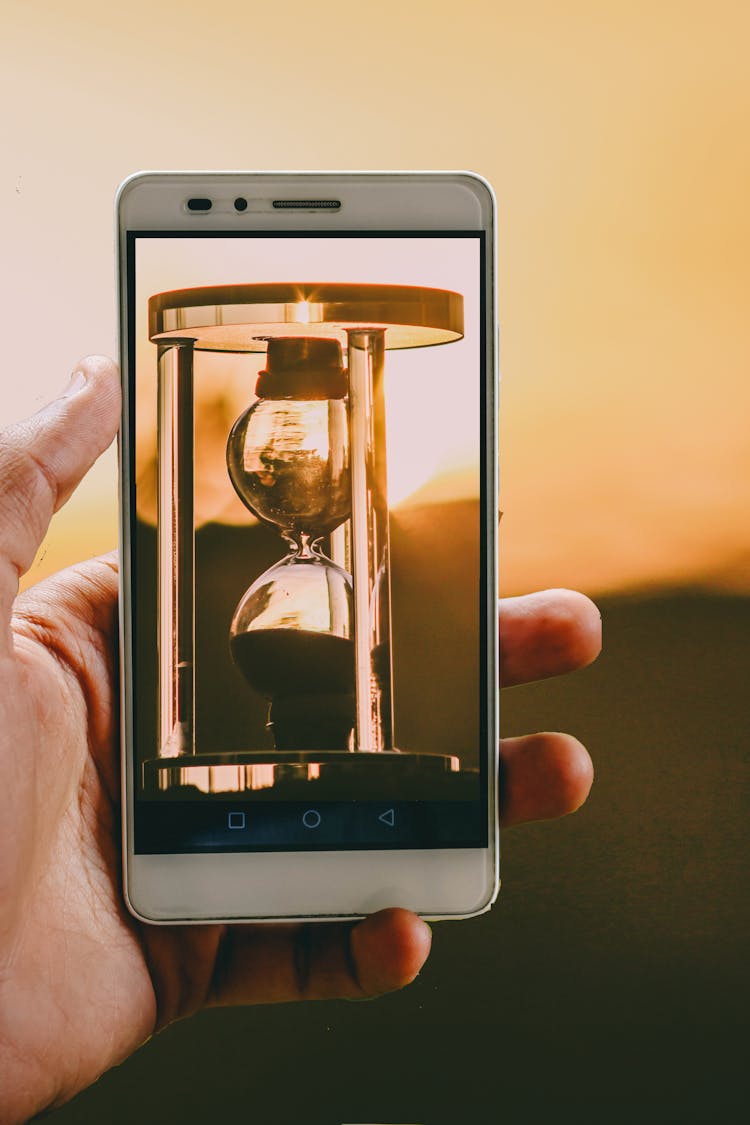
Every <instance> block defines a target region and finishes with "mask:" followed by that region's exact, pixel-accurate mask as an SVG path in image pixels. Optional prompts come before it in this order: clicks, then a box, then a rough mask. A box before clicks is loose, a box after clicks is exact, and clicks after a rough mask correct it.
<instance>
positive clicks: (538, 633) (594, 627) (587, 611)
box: [500, 590, 602, 687]
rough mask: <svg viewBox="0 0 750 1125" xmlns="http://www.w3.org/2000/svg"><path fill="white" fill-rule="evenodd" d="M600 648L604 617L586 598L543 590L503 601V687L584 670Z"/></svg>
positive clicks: (501, 637)
mask: <svg viewBox="0 0 750 1125" xmlns="http://www.w3.org/2000/svg"><path fill="white" fill-rule="evenodd" d="M601 647H602V619H601V614H600V613H599V610H598V609H597V608H596V606H595V605H594V603H593V602H592V601H591V600H590V598H587V597H586V596H585V594H579V593H578V592H577V591H575V590H541V591H539V592H538V593H535V594H524V595H523V596H522V597H516V598H501V599H500V686H501V687H512V686H513V685H514V684H525V683H529V682H530V681H531V680H542V679H545V678H546V677H548V676H561V675H562V674H563V673H564V672H572V671H574V670H575V669H576V668H584V667H585V666H586V665H587V664H591V662H592V661H594V660H596V658H597V656H598V655H599V653H600V651H601Z"/></svg>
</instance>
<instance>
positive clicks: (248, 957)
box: [0, 357, 601, 1123]
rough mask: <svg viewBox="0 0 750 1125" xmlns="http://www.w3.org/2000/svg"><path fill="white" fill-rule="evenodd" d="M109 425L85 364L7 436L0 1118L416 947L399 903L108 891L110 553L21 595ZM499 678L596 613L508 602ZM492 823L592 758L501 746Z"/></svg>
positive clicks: (560, 600)
mask: <svg viewBox="0 0 750 1125" xmlns="http://www.w3.org/2000/svg"><path fill="white" fill-rule="evenodd" d="M118 424H119V380H118V376H117V369H116V367H115V365H114V364H113V363H112V362H111V361H110V360H107V359H105V358H103V357H91V358H89V359H87V360H84V361H82V363H81V364H80V365H79V368H78V370H77V373H76V375H75V376H74V378H73V380H72V381H71V384H70V386H69V387H68V388H67V390H66V391H65V392H64V393H63V395H62V396H61V397H60V398H58V399H56V400H55V401H54V402H53V403H51V404H50V405H49V406H47V407H45V408H44V409H43V410H41V411H39V412H38V413H37V414H35V415H34V416H33V417H32V418H30V419H27V420H26V421H23V422H20V423H18V424H17V425H15V426H12V427H9V428H8V429H6V430H5V431H3V432H2V433H0V775H1V776H2V778H3V785H2V787H0V1091H2V1092H1V1093H0V1122H2V1123H9V1122H16V1121H24V1120H26V1119H27V1118H28V1117H29V1116H31V1115H33V1114H34V1113H38V1112H39V1111H41V1110H42V1109H44V1108H47V1107H51V1106H56V1105H60V1104H62V1103H63V1102H65V1101H66V1100H67V1099H68V1098H70V1097H72V1096H73V1095H74V1094H75V1093H76V1092H78V1091H79V1090H81V1089H83V1088H84V1087H85V1086H87V1085H89V1084H90V1083H92V1082H93V1081H95V1079H96V1078H97V1077H98V1076H99V1075H100V1074H101V1073H102V1072H103V1071H104V1070H106V1069H107V1068H109V1067H110V1066H113V1065H114V1064H116V1063H118V1062H120V1061H122V1060H123V1059H124V1058H126V1057H127V1056H128V1055H129V1054H130V1053H131V1052H132V1051H134V1050H135V1049H136V1048H137V1047H138V1046H139V1045H140V1044H142V1043H143V1042H144V1041H145V1040H146V1039H147V1038H148V1037H149V1036H150V1035H152V1034H153V1033H154V1032H155V1031H157V1030H159V1029H160V1028H162V1027H164V1026H165V1025H166V1024H168V1023H170V1022H171V1021H172V1020H175V1019H179V1018H182V1017H185V1016H188V1015H190V1014H191V1013H192V1012H195V1011H197V1010H198V1009H199V1008H201V1007H203V1006H205V1005H211V1004H255V1003H274V1002H281V1001H289V1000H313V999H324V998H334V997H338V998H341V997H346V998H351V999H359V998H364V997H370V996H376V995H378V994H380V993H384V992H388V991H390V990H393V989H397V988H401V987H402V986H404V985H406V984H408V983H409V982H410V981H411V980H413V978H414V977H415V976H416V975H417V973H418V972H419V970H420V969H421V967H422V965H423V964H424V961H425V959H426V958H427V955H428V953H429V949H430V940H431V934H430V930H429V927H428V926H427V925H426V924H425V923H424V922H422V921H421V920H420V919H419V918H417V917H416V916H415V915H413V914H411V913H409V912H408V911H406V910H400V909H394V910H384V911H381V912H379V913H378V914H376V915H373V916H372V917H370V918H368V919H365V920H364V921H362V922H358V923H343V924H317V925H254V926H249V925H248V926H243V925H237V926H217V925H205V926H189V927H185V926H176V927H152V926H148V925H144V924H142V923H139V922H137V921H135V920H134V919H133V918H132V917H131V916H130V915H129V914H128V912H127V911H126V909H125V907H124V905H123V902H122V896H121V876H120V864H121V858H120V848H119V836H120V811H119V767H118V747H117V726H118V708H119V689H118V683H117V670H116V668H117V662H116V653H117V567H118V561H117V554H116V552H113V553H111V554H109V555H105V556H102V557H101V558H97V559H91V560H89V561H87V562H83V563H80V564H78V565H76V566H73V567H70V568H69V569H67V570H65V571H62V572H61V573H59V574H57V575H55V576H54V577H53V578H50V579H47V580H46V581H44V582H41V583H39V584H38V585H36V586H33V587H31V588H30V589H28V590H27V591H25V592H24V593H23V594H21V595H18V580H19V576H20V575H22V574H23V573H25V572H26V571H27V570H28V568H29V567H30V566H31V564H32V562H33V559H34V557H35V554H36V552H37V550H38V548H39V545H40V544H41V542H42V539H43V537H44V535H45V533H46V530H47V527H48V525H49V521H50V519H51V517H52V515H53V513H54V512H55V511H57V510H58V509H59V508H60V507H61V505H62V504H64V503H65V501H66V499H67V498H68V497H69V496H70V494H71V493H72V491H73V490H74V489H75V487H76V485H77V484H78V482H79V481H80V480H81V478H82V477H83V476H84V475H85V473H86V472H87V470H88V469H89V467H90V466H91V464H92V463H93V462H94V461H95V460H96V458H97V457H98V456H99V454H100V453H101V452H102V451H103V450H104V449H105V448H106V447H107V446H108V445H109V444H110V442H111V441H112V439H113V437H114V434H115V432H116V429H117V426H118ZM501 641H502V643H501V656H502V661H501V662H502V683H503V685H505V686H509V685H512V684H520V683H524V682H527V681H529V680H533V679H539V678H540V677H543V676H552V675H559V674H561V673H563V672H568V671H571V670H573V669H575V668H579V667H582V666H584V665H585V664H588V663H590V662H591V661H592V660H594V659H595V658H596V656H597V654H598V652H599V648H600V644H601V623H600V618H599V614H598V611H597V610H596V607H595V606H594V605H593V604H592V603H591V602H590V601H589V600H588V599H587V598H585V597H584V596H583V595H581V594H577V593H574V592H573V591H569V590H549V591H545V592H543V593H539V594H532V595H529V596H527V597H521V598H507V599H504V600H503V601H502V602H501ZM501 759H502V766H501V770H502V778H501V780H502V794H503V797H502V801H503V805H502V820H503V822H504V823H505V824H507V825H510V824H517V823H520V822H522V821H527V820H533V819H536V818H540V817H554V816H561V815H564V814H565V813H568V812H571V811H573V810H574V809H576V808H578V806H579V805H581V804H582V802H583V801H584V800H585V799H586V796H587V795H588V792H589V788H590V786H591V781H592V777H593V771H592V766H591V761H590V759H589V756H588V754H587V752H586V750H585V749H584V747H583V746H582V745H581V744H580V743H579V742H578V741H577V740H576V739H574V738H572V737H571V736H570V735H565V734H556V733H544V734H535V735H531V736H528V737H524V738H513V739H506V740H505V741H504V742H503V743H502V745H501Z"/></svg>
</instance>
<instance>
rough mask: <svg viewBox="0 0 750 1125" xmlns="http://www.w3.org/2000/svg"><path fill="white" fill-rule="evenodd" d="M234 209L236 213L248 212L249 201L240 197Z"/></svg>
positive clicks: (235, 202) (236, 200)
mask: <svg viewBox="0 0 750 1125" xmlns="http://www.w3.org/2000/svg"><path fill="white" fill-rule="evenodd" d="M234 209H235V211H247V200H246V199H243V198H242V196H241V195H240V196H238V197H237V199H235V201H234Z"/></svg>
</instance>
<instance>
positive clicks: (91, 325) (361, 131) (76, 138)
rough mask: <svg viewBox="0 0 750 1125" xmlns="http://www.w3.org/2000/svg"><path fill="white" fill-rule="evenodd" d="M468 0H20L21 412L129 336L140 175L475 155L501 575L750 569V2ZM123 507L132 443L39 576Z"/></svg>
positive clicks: (534, 578)
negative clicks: (120, 258) (493, 265)
mask: <svg viewBox="0 0 750 1125" xmlns="http://www.w3.org/2000/svg"><path fill="white" fill-rule="evenodd" d="M461 13H462V18H461V19H460V20H457V19H456V18H455V7H454V5H453V4H447V3H442V2H440V0H436V2H432V3H429V4H427V3H426V2H422V0H418V2H415V3H412V4H409V5H403V4H397V3H395V0H383V2H382V3H381V4H379V5H378V6H377V11H373V10H371V9H369V8H367V7H362V6H353V5H351V4H349V3H343V2H342V0H333V2H331V3H328V4H326V5H324V6H322V7H321V8H318V9H311V8H310V7H309V5H302V4H301V3H299V0H291V2H290V3H289V4H287V5H286V7H285V14H284V18H283V19H279V17H278V14H277V13H275V12H274V10H273V9H272V7H271V6H267V7H262V6H255V5H247V4H239V3H237V4H233V3H230V4H229V5H225V6H224V7H223V8H222V9H221V14H220V16H219V15H216V16H215V17H213V16H212V13H211V12H210V11H209V10H207V9H206V7H205V5H203V4H200V5H199V4H198V3H197V2H196V0H185V2H183V3H181V4H179V5H178V4H176V3H164V4H161V5H158V6H156V7H154V6H153V5H151V4H150V3H147V2H146V0H133V3H131V4H129V5H128V6H127V7H125V8H119V9H115V8H111V7H106V6H102V5H100V4H95V3H93V2H91V0H71V2H70V3H67V4H65V5H59V4H56V3H53V2H52V0H37V2H36V3H34V4H33V5H23V4H20V3H14V4H12V5H8V6H7V7H6V10H5V11H4V31H3V44H2V48H0V49H2V51H3V56H4V57H3V67H2V72H3V78H4V81H5V84H6V91H7V92H6V104H8V105H10V104H11V103H12V105H13V106H14V107H15V108H14V110H13V113H12V114H8V115H7V120H6V123H5V124H6V128H5V139H4V144H3V159H2V171H3V175H2V181H1V183H2V188H1V190H2V204H3V208H4V216H5V234H4V243H3V270H2V274H3V277H2V286H3V290H2V306H1V307H2V311H3V323H4V329H5V330H4V334H3V346H4V356H3V365H4V371H5V374H4V378H3V381H2V386H1V387H0V423H3V424H4V423H5V422H9V421H11V420H13V419H16V418H20V417H22V416H24V415H25V414H27V413H30V412H31V411H33V410H35V409H37V408H38V407H39V406H40V405H42V403H43V402H45V401H46V400H47V399H48V398H50V397H51V396H52V395H54V394H55V393H57V391H58V390H59V389H60V388H61V387H62V386H63V385H64V383H65V382H66V379H67V375H68V372H69V371H70V370H71V369H72V367H73V365H74V364H75V362H76V359H77V358H78V357H79V356H80V355H82V354H85V353H87V352H92V351H102V352H106V353H110V354H116V324H115V297H114V240H113V218H112V210H113V200H114V194H115V191H116V188H117V185H118V183H119V182H120V181H121V180H122V179H123V178H124V177H125V176H126V175H128V174H130V173H132V172H134V171H137V170H139V169H143V168H170V167H171V168H183V169H184V168H195V167H204V168H210V167H215V168H233V169H238V168H243V167H244V168H256V169H273V168H277V169H289V168H310V169H322V168H353V169H356V168H379V169H388V168H393V169H397V168H404V169H408V168H470V169H474V170H476V171H478V172H480V173H482V174H483V175H485V176H486V177H487V178H488V179H489V180H490V181H491V182H492V183H493V185H494V187H495V190H496V193H497V197H498V201H499V211H500V214H499V278H500V296H499V311H500V320H501V326H502V350H501V366H502V371H503V388H502V396H501V423H500V434H501V474H502V490H501V491H502V497H501V506H502V509H503V512H504V516H503V522H502V536H501V551H502V562H501V585H502V589H503V590H504V591H505V592H507V593H516V592H521V591H523V590H527V589H531V588H535V587H539V586H545V585H569V586H574V587H578V588H581V589H583V590H585V591H586V592H587V593H597V592H600V591H605V590H624V589H632V588H639V587H654V586H665V585H666V586H673V585H680V584H685V583H702V584H707V585H713V586H719V587H728V588H733V589H744V590H747V589H748V588H749V587H750V565H748V564H749V562H750V520H749V519H748V515H750V426H748V418H750V379H749V378H748V361H749V359H750V327H749V323H750V318H748V315H747V308H748V293H750V214H749V212H748V207H747V185H748V182H749V181H750V136H749V134H748V129H747V122H748V120H749V119H750V76H749V72H748V67H747V57H746V54H747V44H748V42H749V41H750V7H748V5H747V4H746V3H742V2H734V3H728V2H726V0H717V2H715V3H712V4H708V3H688V4H686V3H682V2H680V3H678V2H676V0H667V2H665V3H661V4H658V5H654V4H653V3H651V2H647V0H629V2H625V0H613V2H611V3H606V4H601V3H599V2H597V0H573V2H571V3H566V4H559V3H557V2H555V0H536V2H533V3H530V4H524V5H521V4H514V5H508V4H503V3H499V4H489V3H476V2H474V3H472V0H469V3H468V4H466V5H463V6H462V9H461ZM445 351H446V352H449V351H450V349H445ZM116 512H117V501H116V468H115V457H114V451H113V450H111V451H110V452H109V453H108V454H107V455H106V456H105V457H104V458H103V459H102V461H101V462H100V464H99V465H98V466H97V467H96V469H95V470H94V471H93V472H92V473H91V475H90V477H89V478H88V479H87V480H86V481H85V482H84V484H83V485H82V487H81V489H80V491H79V493H78V494H77V495H76V496H75V497H74V499H73V500H72V501H71V502H70V504H69V505H68V507H67V508H66V510H65V511H64V512H62V513H60V514H59V515H58V516H57V517H56V518H55V521H54V523H53V526H52V528H51V530H50V533H49V535H48V537H47V540H46V541H45V544H44V545H43V548H42V551H41V552H40V556H39V558H38V559H37V560H36V562H35V564H34V566H33V567H32V570H31V572H30V574H29V575H28V576H27V578H26V579H25V581H26V582H29V581H36V580H37V579H39V578H41V577H43V575H44V574H45V573H48V572H49V571H50V570H54V569H56V568H57V567H59V566H61V565H64V564H66V563H68V562H71V561H73V560H75V559H77V558H80V557H83V556H85V555H88V554H91V553H94V552H98V551H101V550H105V549H107V548H109V547H110V546H112V545H114V543H115V542H116V537H117V530H116V527H117V515H116Z"/></svg>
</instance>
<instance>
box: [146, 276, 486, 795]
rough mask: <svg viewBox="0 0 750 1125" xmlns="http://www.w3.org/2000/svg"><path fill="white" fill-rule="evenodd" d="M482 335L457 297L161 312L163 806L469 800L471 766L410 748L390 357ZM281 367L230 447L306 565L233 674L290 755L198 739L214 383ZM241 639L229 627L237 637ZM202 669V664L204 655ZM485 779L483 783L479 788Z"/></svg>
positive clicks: (284, 292)
mask: <svg viewBox="0 0 750 1125" xmlns="http://www.w3.org/2000/svg"><path fill="white" fill-rule="evenodd" d="M462 335H463V298H462V297H461V295H460V294H458V293H454V292H450V291H447V290H438V289H428V288H422V287H414V286H393V285H356V284H319V285H318V284H310V283H305V284H269V285H227V286H212V287H206V288H200V289H188V290H178V291H173V292H167V293H159V294H156V295H155V296H153V297H152V298H151V299H150V301H149V337H150V339H151V340H152V341H153V342H154V343H155V344H156V345H157V348H158V386H159V391H158V396H159V406H158V415H159V416H158V432H159V456H158V475H159V508H158V528H157V537H158V554H159V562H158V571H159V573H158V589H159V619H158V648H159V662H160V670H159V721H158V747H157V754H156V757H152V758H150V759H149V760H147V761H145V763H144V766H143V782H144V787H145V790H146V792H149V793H151V794H152V795H159V796H179V795H190V796H196V797H198V796H201V795H209V794H210V795H217V796H220V795H224V796H227V797H230V796H232V795H233V794H237V793H242V792H249V791H258V790H266V791H267V792H268V791H270V792H273V793H274V794H278V795H279V796H288V797H290V798H291V797H295V796H299V795H301V793H302V791H303V790H304V791H305V792H306V794H307V793H309V792H310V791H311V788H310V787H311V786H314V792H315V794H316V796H323V797H341V798H345V797H348V798H355V797H367V796H369V797H372V798H375V797H376V796H382V795H384V796H393V795H394V792H395V793H398V794H400V795H402V796H404V797H406V796H407V795H411V796H412V797H415V798H420V797H425V798H427V797H428V796H430V795H431V796H439V795H440V794H442V793H444V792H447V791H448V790H450V792H451V793H452V794H453V795H454V796H456V795H459V793H460V782H461V780H462V778H464V771H462V770H461V769H460V768H459V761H458V759H457V758H456V757H455V756H453V755H446V754H432V753H425V752H420V753H413V752H410V751H409V749H408V747H406V748H405V747H398V746H397V745H396V744H395V740H394V724H393V682H394V676H393V660H392V645H391V610H390V549H389V512H388V496H387V466H386V439H385V417H386V411H385V392H384V360H385V351H386V350H387V349H391V348H414V347H424V346H428V345H433V344H443V343H450V342H451V341H455V340H458V339H460V338H461V337H462ZM201 352H227V353H235V354H240V355H241V354H243V353H251V352H265V353H266V354H265V362H264V365H263V368H262V370H261V372H260V374H259V375H258V378H257V383H256V385H255V388H254V389H255V395H254V396H253V395H251V394H249V395H248V402H247V406H246V407H245V409H244V410H243V411H242V413H241V414H240V415H239V417H237V418H236V420H235V421H234V424H233V425H232V427H231V430H230V432H229V434H228V436H227V443H226V451H225V456H226V467H225V470H224V471H226V472H228V474H229V478H230V479H231V482H232V484H233V486H234V489H235V491H236V492H237V494H238V496H239V498H240V500H241V501H242V503H243V504H244V505H245V507H246V508H247V509H248V510H249V512H251V513H252V514H253V515H254V516H255V517H256V518H257V519H258V520H260V521H261V522H262V523H264V524H265V525H267V526H268V527H271V528H273V530H274V532H275V533H276V534H278V536H279V546H280V547H282V544H284V543H285V544H286V548H287V549H286V553H285V554H284V555H283V557H281V558H279V559H278V561H276V562H275V563H273V565H271V566H270V567H269V568H268V569H266V570H265V571H264V572H263V573H262V574H260V575H259V576H257V577H255V578H254V579H253V580H252V581H251V582H250V584H249V586H248V587H247V589H246V590H245V593H244V594H243V595H242V596H241V598H240V600H239V603H238V604H237V605H236V607H235V609H234V612H233V615H232V616H231V620H228V621H227V622H226V625H225V628H226V636H227V639H228V644H229V648H230V651H231V658H232V662H233V665H234V667H235V669H237V670H238V671H239V673H240V674H241V676H242V678H243V680H244V682H245V683H246V684H247V685H248V687H249V688H251V689H252V691H253V692H255V693H256V694H257V695H259V696H261V697H262V698H263V699H265V701H266V703H267V706H268V727H269V730H270V732H271V734H272V739H273V749H266V750H259V749H254V748H252V747H249V746H239V747H237V749H236V750H232V751H231V752H228V751H226V750H221V751H219V750H217V749H216V748H215V747H214V746H212V745H210V742H209V744H208V745H206V740H205V739H203V740H202V741H200V742H199V740H198V739H197V738H196V725H195V716H196V710H195V692H196V649H195V615H196V593H195V591H196V584H195V531H196V528H195V518H194V517H195V510H194V496H193V490H194V473H195V471H196V470H195V467H194V425H195V421H194V396H193V387H194V365H195V364H196V363H198V362H200V361H199V356H198V354H197V353H201ZM220 627H221V626H220ZM198 658H199V659H200V653H198ZM475 776H476V775H474V777H473V778H472V779H471V781H472V785H473V784H474V783H475V782H474V779H475Z"/></svg>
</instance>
